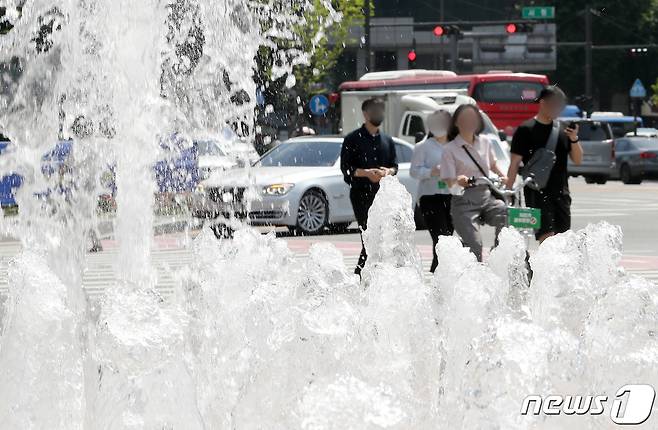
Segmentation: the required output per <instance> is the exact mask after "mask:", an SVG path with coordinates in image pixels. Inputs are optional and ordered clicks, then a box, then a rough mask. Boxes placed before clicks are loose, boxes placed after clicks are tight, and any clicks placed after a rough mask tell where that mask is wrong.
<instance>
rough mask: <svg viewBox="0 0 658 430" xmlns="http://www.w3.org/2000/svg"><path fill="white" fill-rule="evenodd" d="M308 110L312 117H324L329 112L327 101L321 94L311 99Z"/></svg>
mask: <svg viewBox="0 0 658 430" xmlns="http://www.w3.org/2000/svg"><path fill="white" fill-rule="evenodd" d="M308 105H309V108H310V109H311V113H312V114H313V115H316V116H319V115H324V114H326V113H327V112H328V111H329V99H328V98H327V97H326V96H323V95H322V94H320V95H317V96H313V97H311V101H310V102H309V104H308Z"/></svg>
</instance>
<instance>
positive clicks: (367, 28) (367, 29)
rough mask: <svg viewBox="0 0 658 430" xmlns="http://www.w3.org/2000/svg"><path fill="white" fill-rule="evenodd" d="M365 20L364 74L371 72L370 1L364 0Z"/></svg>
mask: <svg viewBox="0 0 658 430" xmlns="http://www.w3.org/2000/svg"><path fill="white" fill-rule="evenodd" d="M363 13H364V14H365V20H364V21H363V35H364V39H365V50H366V62H365V69H366V70H365V72H366V73H368V72H372V46H371V44H370V0H365V4H364V7H363Z"/></svg>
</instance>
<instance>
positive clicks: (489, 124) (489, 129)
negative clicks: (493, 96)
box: [480, 111, 498, 136]
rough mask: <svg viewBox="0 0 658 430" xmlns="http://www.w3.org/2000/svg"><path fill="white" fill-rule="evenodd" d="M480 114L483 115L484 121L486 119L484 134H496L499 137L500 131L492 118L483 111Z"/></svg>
mask: <svg viewBox="0 0 658 430" xmlns="http://www.w3.org/2000/svg"><path fill="white" fill-rule="evenodd" d="M480 113H482V119H484V133H485V134H495V135H496V136H498V129H496V126H495V125H494V123H493V121H491V118H489V115H487V114H486V113H484V112H482V111H480Z"/></svg>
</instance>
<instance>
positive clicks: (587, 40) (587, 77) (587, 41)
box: [585, 3, 592, 100]
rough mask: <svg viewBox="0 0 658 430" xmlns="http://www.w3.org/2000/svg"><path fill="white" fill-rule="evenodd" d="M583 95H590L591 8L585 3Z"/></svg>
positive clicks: (589, 96)
mask: <svg viewBox="0 0 658 430" xmlns="http://www.w3.org/2000/svg"><path fill="white" fill-rule="evenodd" d="M585 96H587V97H588V98H589V99H590V100H591V97H592V9H591V8H590V5H589V3H587V4H586V5H585Z"/></svg>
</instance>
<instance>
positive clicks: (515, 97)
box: [473, 81, 544, 103]
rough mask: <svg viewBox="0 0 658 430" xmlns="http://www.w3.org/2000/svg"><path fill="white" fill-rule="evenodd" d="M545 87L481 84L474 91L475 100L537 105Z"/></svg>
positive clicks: (530, 83) (508, 82)
mask: <svg viewBox="0 0 658 430" xmlns="http://www.w3.org/2000/svg"><path fill="white" fill-rule="evenodd" d="M543 87H544V86H543V85H542V84H541V83H538V82H526V81H498V82H481V83H479V84H477V86H476V87H475V89H474V91H473V98H474V99H475V100H477V101H478V102H484V103H536V101H535V100H536V99H537V96H539V93H540V92H541V90H542V88H543Z"/></svg>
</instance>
